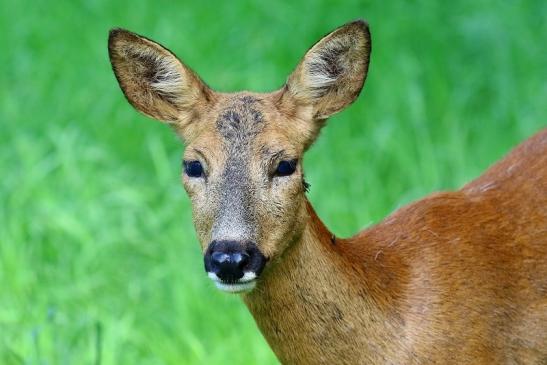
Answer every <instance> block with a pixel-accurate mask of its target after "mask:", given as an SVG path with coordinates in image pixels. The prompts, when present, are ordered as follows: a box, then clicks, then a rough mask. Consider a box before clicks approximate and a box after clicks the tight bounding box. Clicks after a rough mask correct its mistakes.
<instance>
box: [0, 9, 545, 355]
mask: <svg viewBox="0 0 547 365" xmlns="http://www.w3.org/2000/svg"><path fill="white" fill-rule="evenodd" d="M204 3H205V2H198V1H194V2H191V3H190V2H188V3H186V4H183V3H182V2H174V1H154V2H148V5H144V3H141V2H136V1H106V0H87V1H82V2H76V1H49V2H46V1H32V2H31V1H26V0H25V1H18V2H16V1H9V0H8V1H4V2H2V3H1V4H0V44H1V45H2V49H1V51H0V80H1V84H2V87H1V88H0V173H1V179H0V364H6V365H10V364H96V363H97V362H96V357H97V353H98V352H99V350H98V348H100V353H101V360H102V364H225V363H233V364H268V363H275V362H276V360H275V358H274V356H273V354H272V353H271V351H270V350H269V348H268V347H267V345H266V343H265V341H264V340H263V338H262V336H261V335H260V334H259V332H258V330H257V329H256V327H255V325H254V323H253V320H252V318H251V316H250V315H249V314H248V313H247V310H246V308H245V307H244V306H243V304H242V303H240V301H239V300H238V298H236V297H232V296H227V295H225V294H222V293H220V292H218V291H217V290H216V289H215V288H214V287H213V285H212V284H211V283H210V282H209V280H208V279H207V278H206V276H205V274H204V270H203V267H202V257H201V255H200V252H199V249H198V244H197V241H196V237H195V234H194V231H193V227H192V224H191V213H190V206H189V201H188V199H187V198H186V196H185V194H184V192H183V189H182V188H181V186H180V183H179V174H180V156H181V153H182V145H181V144H180V142H179V141H178V140H177V139H176V138H175V136H174V135H172V134H171V131H170V130H169V129H168V128H166V127H164V126H161V125H160V124H159V123H155V122H153V121H150V120H148V119H147V118H145V117H142V116H140V115H138V114H137V113H136V112H134V111H133V110H132V109H131V107H130V106H129V105H128V104H127V103H126V101H125V100H124V98H123V96H122V93H121V92H120V90H119V88H118V85H117V83H116V81H115V79H114V76H113V74H112V72H111V70H110V65H109V62H108V57H107V52H106V39H107V33H108V30H109V28H111V27H114V26H121V27H126V28H128V29H130V30H133V31H136V32H138V33H141V34H144V35H147V36H148V37H151V38H153V39H156V40H158V41H160V42H161V43H163V44H164V45H166V46H167V47H169V48H171V49H172V50H173V51H175V52H176V53H177V54H178V55H180V57H181V58H183V59H184V60H185V61H186V62H187V63H188V64H189V65H190V66H191V67H193V68H194V69H195V70H196V71H197V72H198V73H199V74H200V75H202V77H203V78H204V79H205V80H206V81H207V82H208V83H209V84H210V85H211V86H213V87H215V88H217V89H219V90H223V91H232V90H239V89H251V90H257V91H267V90H272V89H275V88H277V87H279V86H281V84H282V83H283V81H284V80H285V77H286V76H287V75H288V73H289V72H290V70H291V69H292V68H293V67H294V65H295V64H296V63H297V61H298V60H299V58H300V57H301V56H302V54H303V53H304V51H305V50H306V49H307V48H308V46H310V45H311V44H312V43H313V42H314V41H315V40H316V39H317V38H318V37H320V36H321V35H323V34H324V33H326V32H327V31H329V30H330V29H332V28H334V27H336V26H338V25H340V24H342V23H344V22H346V21H348V20H352V19H354V18H357V17H363V18H365V19H367V20H368V21H369V23H370V25H371V29H372V34H373V55H372V62H371V67H370V74H369V77H368V81H367V84H366V86H365V89H364V92H363V93H362V95H361V97H360V99H359V100H358V101H357V102H356V103H355V104H354V105H353V106H352V107H351V108H349V109H348V110H347V111H345V112H343V113H341V114H340V115H338V116H336V117H334V118H333V119H332V120H331V121H330V123H329V125H328V126H327V128H325V130H324V131H323V133H322V136H321V138H320V139H319V141H318V143H317V144H316V145H315V147H314V148H312V150H311V151H310V152H309V154H308V156H307V159H306V171H307V176H308V180H309V182H310V183H311V185H312V186H311V192H310V198H311V200H312V202H313V203H314V205H315V207H316V209H317V210H318V212H319V214H320V216H321V217H322V218H323V219H324V220H325V222H326V223H327V225H328V226H329V227H331V229H333V230H334V232H336V233H337V234H338V235H342V236H343V235H349V234H351V233H353V232H355V231H356V230H358V229H360V228H362V227H364V226H367V225H370V224H371V223H373V222H376V221H378V220H380V219H381V218H382V217H384V216H385V215H387V214H388V213H389V212H391V211H393V210H394V209H396V208H397V207H399V206H401V205H403V204H405V203H407V202H409V201H411V200H414V199H417V198H419V197H421V196H423V195H425V194H427V193H429V192H431V191H435V190H440V189H453V188H457V187H458V186H460V185H462V184H463V183H464V182H466V181H468V180H469V179H471V178H473V177H475V176H477V175H478V174H480V172H481V171H483V170H484V169H485V168H486V167H487V166H488V165H489V164H491V163H492V162H493V161H495V160H497V159H498V158H500V157H501V156H502V155H503V154H505V153H506V152H507V151H508V150H509V149H510V148H511V147H512V146H514V145H515V144H517V143H518V142H519V141H521V140H523V139H525V138H526V137H528V136H530V135H531V134H532V133H534V132H535V131H537V130H539V129H540V128H542V127H544V126H545V125H546V121H547V106H546V105H547V103H546V101H547V86H546V85H547V80H546V75H547V59H546V58H545V40H546V39H547V23H546V22H545V19H546V18H547V3H546V2H545V1H541V0H538V1H511V0H509V1H494V0H491V1H488V0H483V1H477V0H468V1H459V2H440V1H434V0H432V1H413V2H384V1H376V2H372V1H345V2H344V5H341V2H334V1H326V0H325V1H318V0H313V1H312V0H309V1H299V2H288V1H287V2H285V3H284V4H282V3H281V2H247V1H237V2H236V1H234V2H228V1H226V2H222V3H219V4H217V5H215V6H211V5H205V4H204Z"/></svg>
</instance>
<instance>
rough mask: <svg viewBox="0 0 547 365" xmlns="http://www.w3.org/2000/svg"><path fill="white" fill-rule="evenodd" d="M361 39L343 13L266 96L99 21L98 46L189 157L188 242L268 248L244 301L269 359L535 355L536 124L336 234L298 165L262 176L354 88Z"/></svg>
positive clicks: (361, 60) (543, 249) (544, 209)
mask: <svg viewBox="0 0 547 365" xmlns="http://www.w3.org/2000/svg"><path fill="white" fill-rule="evenodd" d="M370 44H371V42H370V34H369V31H368V27H367V25H366V24H365V23H364V22H362V21H357V22H353V23H348V24H346V25H345V26H343V27H340V28H338V29H336V30H335V31H333V32H332V33H330V34H328V35H327V36H325V37H324V38H322V39H321V40H320V41H319V42H318V43H317V44H316V45H314V46H313V47H312V48H311V49H310V50H309V51H308V52H307V53H306V54H305V56H304V58H303V60H302V61H301V62H300V63H299V64H298V66H297V67H296V69H295V71H294V72H293V74H292V75H291V76H290V77H289V79H288V81H287V84H286V85H285V86H284V87H283V88H282V89H281V90H279V91H276V92H272V93H269V94H255V93H249V92H241V93H234V94H223V93H216V92H214V91H212V90H210V89H209V88H208V87H207V86H206V85H205V83H203V82H202V81H201V80H200V79H199V77H198V76H197V75H195V74H194V73H193V72H192V71H191V70H190V69H189V68H188V67H187V66H185V65H184V64H183V63H182V62H180V61H179V60H178V59H177V58H176V57H175V56H174V55H173V54H172V53H171V52H169V51H168V50H167V49H165V48H163V47H162V46H160V45H159V44H157V43H155V42H152V41H150V40H148V39H146V38H143V37H140V36H138V35H135V34H133V33H130V32H127V31H124V30H114V31H113V32H111V35H110V39H109V52H110V57H111V61H112V64H113V69H114V72H115V74H116V77H117V79H118V81H119V83H120V86H121V88H122V90H123V91H124V94H125V95H126V97H127V98H128V100H129V102H130V103H131V104H132V105H133V106H135V107H136V108H137V109H138V110H140V111H141V112H143V113H145V114H146V115H149V116H151V117H153V118H156V119H160V120H164V121H167V122H168V123H169V124H170V125H171V126H172V127H173V128H174V129H175V130H176V132H177V133H178V134H179V135H180V136H181V137H182V138H183V139H184V140H185V141H186V144H187V147H186V150H185V155H184V159H185V160H191V161H194V160H197V161H200V162H201V163H202V165H203V166H204V176H203V177H200V178H195V177H193V178H189V177H188V176H184V178H183V182H184V187H185V189H186V191H187V192H188V194H189V196H190V198H191V199H192V206H193V215H194V223H195V227H196V231H197V233H198V238H199V240H200V242H201V244H202V248H203V250H204V251H205V250H206V248H207V246H208V244H209V243H210V242H211V241H212V240H213V239H217V238H218V237H215V235H217V236H220V238H223V239H224V238H226V237H228V236H229V237H228V238H230V239H238V240H244V241H248V242H254V243H256V246H257V247H258V249H259V250H260V251H261V252H262V254H263V255H264V256H265V257H267V258H268V259H269V262H268V264H267V265H266V267H265V269H264V272H263V273H262V275H261V276H260V277H259V278H258V282H257V285H256V288H255V289H254V290H253V291H251V292H249V293H247V294H244V295H243V299H244V301H245V303H246V304H247V306H248V307H249V309H250V311H251V313H252V314H253V316H254V318H255V319H256V322H257V324H258V326H259V328H260V329H261V331H262V333H263V334H264V336H265V337H266V339H267V341H268V342H269V344H270V345H271V347H272V349H273V350H274V352H275V353H276V355H277V356H278V358H279V359H280V361H281V362H283V363H287V364H363V363H367V364H502V363H503V364H547V130H544V131H542V132H540V133H538V134H537V135H536V136H534V137H532V138H530V139H529V140H528V141H526V142H524V143H523V144H522V145H521V146H519V147H518V148H516V149H515V150H514V151H513V152H511V153H510V154H509V155H508V156H507V157H506V158H505V159H504V160H502V161H501V162H499V163H498V164H496V165H494V166H493V167H492V168H491V169H489V170H488V171H487V172H486V173H485V174H484V175H483V176H481V177H480V178H478V179H477V180H475V181H473V182H472V183H470V184H468V185H466V186H465V187H464V188H462V189H461V190H459V191H456V192H446V193H437V194H433V195H431V196H429V197H426V198H425V199H422V200H420V201H418V202H415V203H413V204H410V205H408V206H406V207H404V208H402V209H400V210H398V211H397V212H395V213H394V214H392V215H391V216H390V217H388V218H387V219H385V220H384V221H383V222H381V223H379V224H377V225H376V226H374V227H371V228H370V229H367V230H365V231H363V232H360V233H359V234H357V235H356V236H354V237H352V238H349V239H333V238H332V237H333V236H332V234H331V233H330V232H329V231H328V229H327V228H326V227H325V226H324V225H323V224H322V223H321V221H320V219H319V218H318V217H317V216H316V214H315V212H314V211H313V208H312V207H311V205H310V204H309V202H308V201H307V199H306V197H305V194H304V193H305V191H304V190H305V189H304V184H303V170H302V166H301V163H298V166H297V170H296V172H295V173H294V174H292V175H290V176H286V177H283V178H279V177H274V175H273V174H272V172H273V171H275V168H276V166H277V164H278V163H279V161H281V160H292V159H297V160H299V161H301V159H302V155H303V153H304V152H305V151H306V149H307V148H308V147H309V146H310V144H311V143H313V141H314V140H315V138H316V137H317V135H318V133H319V131H320V129H321V128H322V126H323V125H324V122H325V119H326V118H327V117H329V116H330V115H332V114H334V113H336V112H338V111H340V110H341V109H343V108H344V107H345V106H347V105H349V104H350V103H352V102H353V101H354V100H355V98H356V97H357V96H358V94H359V92H360V90H361V88H362V86H363V83H364V80H365V78H366V73H367V70H368V62H369V57H370V49H371V47H370ZM219 232H220V233H219ZM232 236H233V237H232ZM234 237H235V238H234ZM242 345H243V344H242Z"/></svg>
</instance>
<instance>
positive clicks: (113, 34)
mask: <svg viewBox="0 0 547 365" xmlns="http://www.w3.org/2000/svg"><path fill="white" fill-rule="evenodd" d="M132 38H138V37H137V35H136V34H135V33H133V32H130V31H128V30H127V29H123V28H118V27H116V28H112V29H110V31H109V32H108V44H109V45H111V44H112V43H113V42H115V41H117V40H122V39H132Z"/></svg>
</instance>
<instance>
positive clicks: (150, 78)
mask: <svg viewBox="0 0 547 365" xmlns="http://www.w3.org/2000/svg"><path fill="white" fill-rule="evenodd" d="M108 52H109V56H110V62H111V64H112V69H113V70H114V74H115V75H116V79H117V80H118V83H119V84H120V87H121V89H122V91H123V93H124V95H125V97H126V98H127V100H128V101H129V103H131V105H133V106H134V107H135V108H136V109H137V110H138V111H140V112H142V113H143V114H145V115H147V116H149V117H152V118H154V119H158V120H161V121H165V122H169V123H173V124H174V123H176V124H182V126H179V127H183V126H184V124H187V123H189V122H190V121H191V120H192V119H193V116H194V114H195V113H196V112H197V111H198V110H199V107H200V105H203V104H206V103H207V102H208V101H209V99H210V98H211V96H212V92H211V90H210V89H209V88H208V87H207V86H206V85H205V83H204V82H203V81H201V80H200V78H199V77H198V76H197V75H196V74H195V73H194V72H193V71H192V70H191V69H190V68H189V67H187V66H186V65H184V64H183V63H182V62H181V61H180V60H179V59H178V58H177V57H176V56H175V55H174V54H173V53H172V52H171V51H169V50H168V49H167V48H165V47H163V46H161V45H160V44H158V43H156V42H154V41H151V40H150V39H147V38H145V37H142V36H139V35H137V34H135V33H132V32H130V31H127V30H124V29H119V28H118V29H112V30H111V31H110V34H109V38H108Z"/></svg>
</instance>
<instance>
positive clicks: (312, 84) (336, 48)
mask: <svg viewBox="0 0 547 365" xmlns="http://www.w3.org/2000/svg"><path fill="white" fill-rule="evenodd" d="M370 51H371V40H370V32H369V28H368V25H367V23H366V22H364V21H363V20H357V21H354V22H351V23H347V24H345V25H343V26H341V27H340V28H337V29H335V30H334V31H332V32H331V33H329V34H327V35H326V36H324V37H323V38H322V39H321V40H319V41H318V42H317V43H316V44H315V45H314V46H313V47H312V48H311V49H309V50H308V52H306V54H305V56H304V58H303V59H302V61H300V63H299V64H298V66H297V67H296V69H295V70H294V72H293V73H292V74H291V75H290V76H289V78H288V80H287V84H286V85H285V89H286V90H285V92H284V95H283V99H284V100H285V101H286V100H287V99H290V101H291V102H292V103H293V104H296V106H297V107H298V106H307V107H311V109H312V115H313V118H314V119H318V120H322V119H326V118H328V117H329V116H331V115H333V114H334V113H337V112H339V111H340V110H342V109H344V108H345V107H346V106H348V105H349V104H351V103H352V102H353V101H354V100H355V99H356V98H357V96H359V93H360V92H361V89H362V88H363V84H364V82H365V78H366V76H367V71H368V65H369V60H370Z"/></svg>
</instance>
